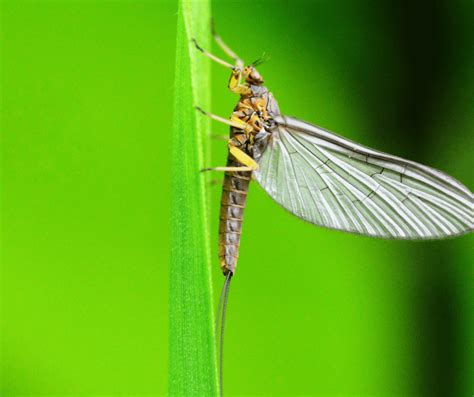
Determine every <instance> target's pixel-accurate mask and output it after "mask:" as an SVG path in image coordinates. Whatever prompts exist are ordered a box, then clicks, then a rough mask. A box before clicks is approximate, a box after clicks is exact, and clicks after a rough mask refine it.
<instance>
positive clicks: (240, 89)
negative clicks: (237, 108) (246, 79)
mask: <svg viewBox="0 0 474 397" xmlns="http://www.w3.org/2000/svg"><path fill="white" fill-rule="evenodd" d="M241 80H242V69H241V68H235V69H234V70H232V74H231V75H230V79H229V84H228V85H227V87H228V88H229V90H231V91H232V92H234V93H235V94H239V95H245V96H249V95H251V94H252V91H251V90H250V88H249V87H248V86H246V85H245V84H241V83H240V81H241Z"/></svg>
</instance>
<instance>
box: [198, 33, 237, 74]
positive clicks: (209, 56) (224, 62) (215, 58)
mask: <svg viewBox="0 0 474 397" xmlns="http://www.w3.org/2000/svg"><path fill="white" fill-rule="evenodd" d="M192 41H193V43H194V45H195V46H196V48H197V49H198V50H199V51H201V52H202V53H203V54H204V55H205V56H207V57H208V58H209V59H212V60H213V61H214V62H217V63H218V64H220V65H222V66H225V67H226V68H229V69H235V66H234V65H231V64H230V63H228V62H226V61H224V60H222V59H220V58H218V57H216V56H215V55H212V54H211V53H210V52H207V51H204V50H203V49H202V47H200V46H199V44H198V43H197V41H196V39H192Z"/></svg>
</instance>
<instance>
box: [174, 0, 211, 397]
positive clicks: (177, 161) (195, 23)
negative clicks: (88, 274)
mask: <svg viewBox="0 0 474 397" xmlns="http://www.w3.org/2000/svg"><path fill="white" fill-rule="evenodd" d="M209 21H210V6H209V2H208V1H207V0H206V1H189V0H183V1H182V2H181V3H180V8H179V13H178V35H177V52H176V76H175V114H174V127H173V164H172V170H173V171H172V203H171V208H172V210H171V212H172V216H171V247H172V250H171V263H170V293H169V296H170V301H169V310H170V318H169V320H170V326H169V331H170V335H169V349H170V350H169V354H170V356H169V395H170V396H184V395H186V396H194V395H196V396H214V395H217V394H218V388H217V368H216V359H215V342H214V341H215V339H214V329H213V310H212V289H211V277H210V266H211V265H210V262H211V261H210V254H209V228H208V219H207V210H206V204H207V201H208V200H207V194H206V190H205V184H204V178H203V176H202V175H201V174H200V173H199V169H200V168H202V167H203V166H204V163H205V159H206V158H207V154H208V144H207V142H208V140H207V139H206V138H207V137H208V135H209V121H208V120H207V118H205V117H203V116H202V115H201V114H198V113H197V112H196V110H195V109H194V105H196V104H199V105H200V106H202V107H204V108H207V109H208V108H209V104H210V95H209V91H210V90H209V81H210V78H209V73H210V69H209V64H208V62H207V60H206V59H204V57H203V56H202V54H200V53H199V52H198V51H196V49H195V48H194V47H193V46H192V44H191V42H190V39H191V38H193V37H195V38H197V39H198V40H199V41H200V43H202V45H203V46H208V45H209Z"/></svg>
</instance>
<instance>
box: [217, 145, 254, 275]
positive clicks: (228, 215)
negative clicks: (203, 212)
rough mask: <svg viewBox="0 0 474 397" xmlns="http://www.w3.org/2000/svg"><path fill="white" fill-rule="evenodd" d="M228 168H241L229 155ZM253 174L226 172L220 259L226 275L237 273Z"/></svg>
mask: <svg viewBox="0 0 474 397" xmlns="http://www.w3.org/2000/svg"><path fill="white" fill-rule="evenodd" d="M227 166H229V167H241V166H242V164H240V163H238V162H237V161H236V160H234V158H233V156H232V155H231V154H229V157H228V159H227ZM251 175H252V173H251V172H247V171H245V172H226V173H225V176H224V183H223V186H222V198H221V212H220V217H219V259H220V263H221V269H222V271H223V272H224V274H227V273H228V272H229V271H231V272H232V273H234V272H235V267H236V266H237V259H238V256H239V246H240V234H241V231H242V222H243V214H244V208H245V203H246V200H247V192H248V188H249V183H250V179H251Z"/></svg>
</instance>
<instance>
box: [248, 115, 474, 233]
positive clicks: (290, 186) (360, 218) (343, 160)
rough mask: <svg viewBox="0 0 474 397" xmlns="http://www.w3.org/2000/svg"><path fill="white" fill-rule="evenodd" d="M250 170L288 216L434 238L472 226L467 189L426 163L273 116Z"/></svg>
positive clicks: (355, 229)
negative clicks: (272, 127)
mask: <svg viewBox="0 0 474 397" xmlns="http://www.w3.org/2000/svg"><path fill="white" fill-rule="evenodd" d="M276 122H277V124H278V126H277V127H276V128H275V130H273V134H272V138H271V140H270V142H269V144H268V147H267V148H266V150H265V151H264V152H263V154H262V156H261V157H260V158H259V159H258V162H259V166H260V168H259V169H258V170H257V171H254V177H255V179H256V180H257V181H258V183H259V184H260V185H261V186H262V187H263V188H264V189H265V190H266V192H267V193H268V194H269V195H270V196H271V197H272V198H273V199H274V200H275V201H276V202H277V203H279V204H280V205H282V206H283V207H284V208H286V209H287V210H288V211H290V212H292V213H293V214H294V215H296V216H298V217H299V218H302V219H304V220H306V221H308V222H311V223H314V224H317V225H321V226H325V227H328V228H331V229H338V230H344V231H347V232H351V233H359V234H364V235H368V236H375V237H383V238H399V239H435V238H444V237H448V236H455V235H459V234H464V233H467V232H469V231H471V230H472V229H473V217H474V203H473V194H472V193H471V192H470V191H469V189H467V188H466V187H465V186H464V185H462V184H461V183H460V182H458V181H456V180H455V179H454V178H452V177H450V176H448V175H446V174H444V173H442V172H440V171H437V170H435V169H433V168H430V167H427V166H424V165H421V164H418V163H415V162H412V161H408V160H404V159H402V158H400V157H395V156H391V155H388V154H385V153H382V152H378V151H375V150H372V149H369V148H366V147H364V146H362V145H359V144H357V143H355V142H352V141H350V140H347V139H345V138H342V137H340V136H338V135H335V134H333V133H332V132H329V131H326V130H324V129H322V128H320V127H317V126H314V125H311V124H309V123H306V122H303V121H300V120H297V119H295V118H291V117H278V118H277V119H276Z"/></svg>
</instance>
